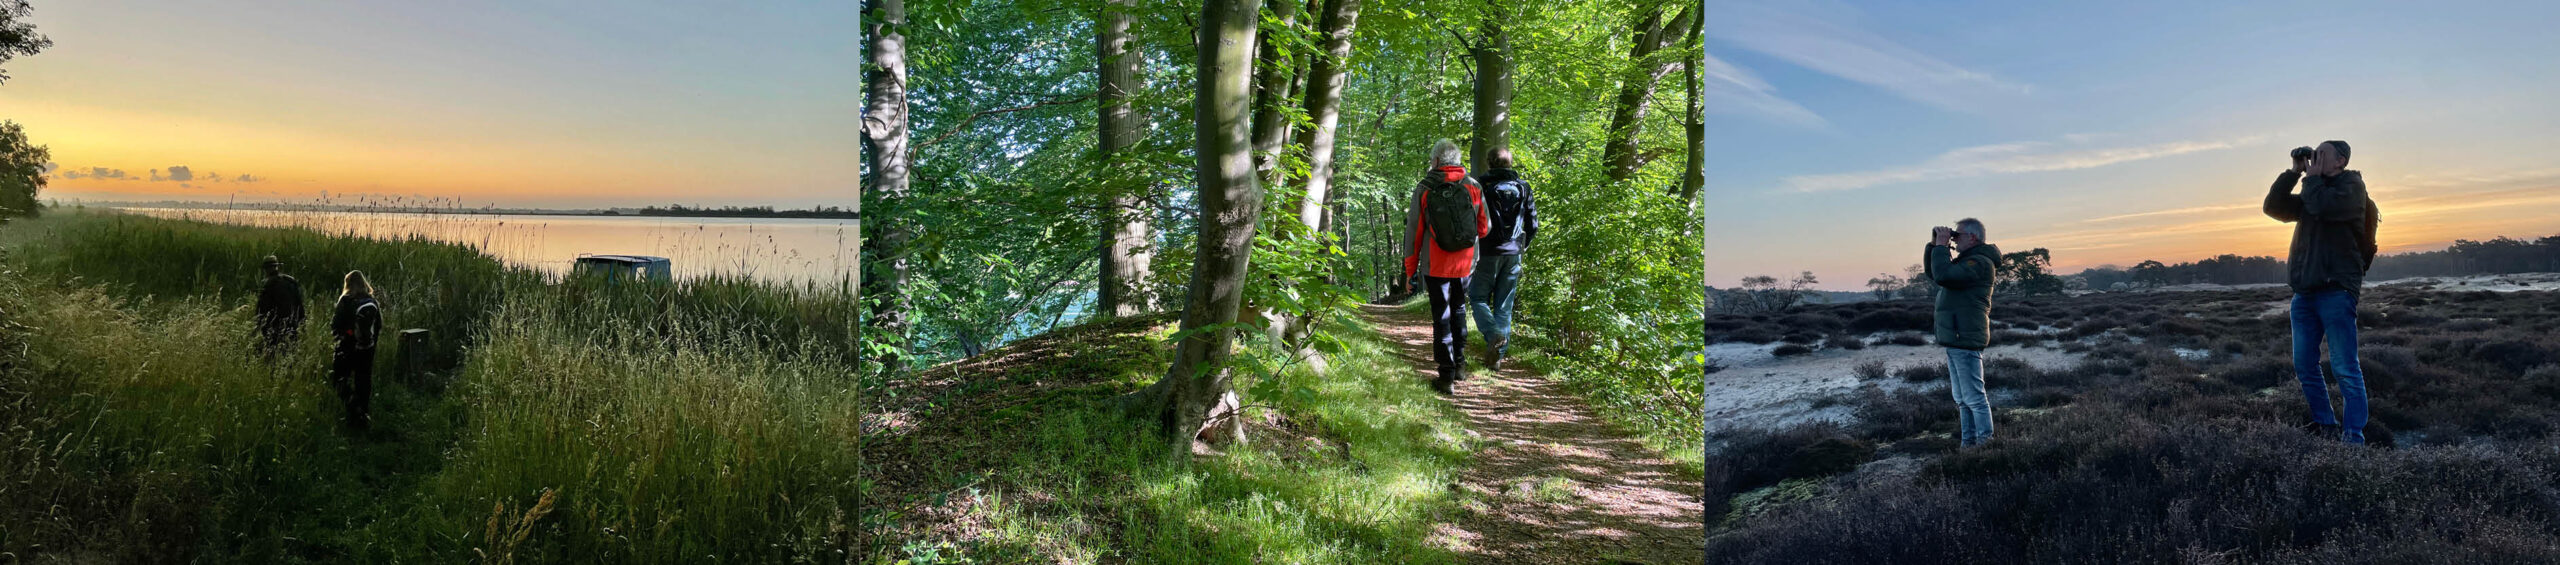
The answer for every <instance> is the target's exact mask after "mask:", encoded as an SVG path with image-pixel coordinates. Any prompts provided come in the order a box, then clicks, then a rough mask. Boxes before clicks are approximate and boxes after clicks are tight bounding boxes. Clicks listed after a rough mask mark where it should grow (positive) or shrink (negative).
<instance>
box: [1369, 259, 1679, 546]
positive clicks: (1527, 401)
mask: <svg viewBox="0 0 2560 565" xmlns="http://www.w3.org/2000/svg"><path fill="white" fill-rule="evenodd" d="M1362 309H1363V313H1364V314H1366V315H1367V316H1368V317H1369V318H1370V320H1371V322H1372V323H1374V324H1375V325H1376V326H1377V328H1378V331H1379V333H1381V334H1383V335H1384V336H1385V337H1386V338H1387V339H1388V340H1390V341H1392V342H1394V343H1396V344H1397V346H1398V348H1397V349H1398V351H1397V355H1398V356H1399V357H1402V358H1403V359H1404V360H1406V361H1407V362H1409V363H1410V365H1411V366H1412V375H1413V378H1414V379H1416V380H1417V381H1428V380H1429V379H1431V378H1432V377H1433V375H1434V371H1433V367H1434V364H1435V362H1434V361H1433V360H1432V356H1431V348H1430V346H1431V320H1430V318H1428V317H1427V315H1426V314H1425V313H1424V312H1423V311H1422V310H1421V309H1416V308H1400V307H1394V306H1374V305H1373V306H1363V307H1362ZM1481 347H1482V342H1481V340H1478V341H1476V342H1474V343H1473V344H1471V345H1470V347H1469V353H1470V355H1471V356H1472V355H1473V354H1475V353H1477V352H1479V351H1481ZM1511 365H1512V367H1509V368H1506V369H1505V370H1501V371H1489V370H1485V369H1483V368H1482V367H1477V368H1475V369H1473V370H1472V373H1471V374H1470V376H1469V377H1468V379H1467V380H1465V381H1462V382H1459V383H1458V386H1457V390H1458V394H1457V396H1456V397H1455V398H1453V399H1452V400H1453V402H1454V403H1455V404H1456V405H1457V407H1458V409H1459V411H1460V412H1463V413H1464V414H1465V415H1466V421H1467V428H1468V430H1469V431H1470V433H1471V434H1473V435H1476V436H1478V437H1477V438H1476V439H1477V445H1479V446H1480V447H1479V448H1478V449H1477V451H1476V452H1475V453H1474V455H1473V457H1472V459H1471V461H1470V463H1469V465H1468V466H1467V468H1466V469H1465V470H1463V471H1462V472H1460V474H1459V477H1458V479H1459V484H1458V485H1457V486H1458V487H1459V488H1461V489H1464V490H1466V491H1468V492H1470V493H1472V494H1474V495H1475V496H1472V497H1469V501H1468V502H1467V503H1466V506H1467V509H1468V510H1469V511H1468V512H1466V513H1464V515H1463V516H1461V517H1460V518H1459V519H1458V520H1457V521H1456V523H1444V524H1441V525H1440V526H1439V527H1438V528H1437V531H1436V532H1434V537H1435V538H1436V539H1435V540H1434V541H1435V542H1436V543H1440V544H1443V545H1444V546H1446V547H1449V548H1451V549H1452V550H1454V551H1457V552H1459V553H1460V554H1462V555H1465V556H1466V559H1467V560H1468V561H1470V562H1479V563H1594V562H1598V563H1696V562H1698V561H1699V560H1700V559H1703V558H1704V551H1705V549H1704V543H1705V539H1706V525H1705V523H1704V521H1703V516H1702V512H1703V510H1704V506H1703V503H1702V497H1703V496H1704V493H1703V487H1702V486H1701V485H1700V483H1699V482H1698V481H1697V480H1694V479H1690V478H1683V477H1682V476H1681V473H1679V472H1678V468H1677V465H1676V464H1674V463H1673V462H1671V461H1670V460H1668V459H1665V458H1664V457H1662V455H1661V454H1659V453H1654V452H1652V451H1650V450H1647V449H1645V448H1644V446H1643V445H1642V443H1641V442H1639V441H1638V440H1637V439H1636V438H1635V437H1634V436H1633V435H1631V434H1627V433H1625V432H1622V431H1620V430H1617V429H1615V428H1614V427H1612V426H1610V425H1609V424H1608V423H1607V422H1606V421H1604V420H1602V419H1601V418H1600V417H1599V416H1598V415H1597V414H1595V413H1594V412H1593V411H1592V410H1591V408H1590V407H1589V406H1587V405H1585V404H1584V403H1583V402H1582V401H1581V399H1580V398H1578V397H1576V396H1575V395H1573V394H1572V393H1571V392H1569V391H1567V390H1565V389H1564V385H1563V384H1562V383H1559V382H1557V381H1555V380H1553V379H1550V378H1548V377H1547V376H1545V375H1539V374H1536V373H1533V372H1530V371H1528V370H1526V369H1523V368H1520V367H1519V366H1518V365H1519V364H1511Z"/></svg>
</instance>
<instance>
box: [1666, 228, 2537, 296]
mask: <svg viewBox="0 0 2560 565" xmlns="http://www.w3.org/2000/svg"><path fill="white" fill-rule="evenodd" d="M2052 265H2053V255H2052V253H2051V252H2050V251H2047V250H2046V249H2044V248H2036V249H2032V250H2027V251H2015V252H2010V253H2004V254H2002V257H2001V265H2000V276H1999V287H1998V290H1997V292H1999V293H2000V294H2003V295H2010V296H2031V295H2042V294H2061V293H2063V292H2065V291H2075V290H2101V291H2106V290H2137V289H2144V288H2156V287H2163V286H2175V285H2183V284H2223V285H2243V284H2283V283H2284V282H2285V262H2284V259H2283V258H2280V257H2270V256H2263V255H2261V256H2244V255H2239V254H2234V253H2226V254H2222V255H2218V256H2214V257H2209V258H2205V259H2199V260H2195V261H2187V262H2183V263H2175V264H2171V263H2163V262H2160V261H2156V260H2154V261H2143V262H2141V263H2136V264H2134V265H2133V266H2131V267H2125V266H2120V265H2100V266H2096V267H2091V268H2088V269H2082V270H2081V271H2080V272H2078V273H2074V274H2069V275H2055V274H2051V267H2052ZM2546 272H2560V235H2552V236H2547V237H2542V238H2539V239H2518V238H2513V237H2506V236H2499V237H2497V238H2494V239H2489V240H2486V241H2474V240H2468V239H2458V240H2454V242H2453V245H2451V246H2448V247H2446V248H2444V249H2439V250H2435V251H2413V252H2407V253H2393V254H2386V255H2379V256H2376V257H2374V259H2373V268H2372V269H2371V270H2369V271H2367V272H2366V275H2365V280H2367V281H2374V282H2379V281H2387V280H2392V279H2403V278H2410V277H2461V276H2475V275H2501V274H2513V273H2546ZM1738 282H1740V283H1741V284H1740V285H1737V286H1735V287H1731V288H1717V287H1715V286H1713V285H1710V286H1708V287H1707V295H1708V297H1709V302H1710V303H1711V304H1713V306H1711V307H1710V309H1711V310H1714V311H1717V312H1721V313H1728V314H1733V313H1752V312H1769V311H1781V310H1786V309H1788V308H1792V307H1794V306H1797V305H1801V304H1805V303H1836V302H1855V301H1862V300H1891V299H1895V298H1927V297H1930V296H1932V294H1931V291H1932V290H1933V289H1934V288H1935V287H1934V285H1931V284H1929V280H1928V277H1927V275H1926V274H1923V273H1922V272H1921V269H1920V266H1919V265H1912V266H1910V267H1908V268H1906V269H1904V271H1903V273H1902V274H1901V275H1898V276H1897V275H1894V274H1889V273H1887V274H1878V275H1876V277H1875V278H1871V279H1867V281H1866V284H1865V285H1864V286H1866V287H1867V288H1868V290H1863V291H1837V290H1821V289H1820V288H1818V286H1819V285H1820V284H1822V282H1821V280H1820V279H1819V278H1818V277H1817V276H1816V275H1815V274H1814V273H1813V272H1811V271H1806V272H1802V273H1799V274H1797V275H1796V276H1794V277H1792V278H1787V279H1780V278H1778V277H1774V276H1768V275H1760V276H1752V277H1744V278H1743V279H1742V280H1741V281H1738Z"/></svg>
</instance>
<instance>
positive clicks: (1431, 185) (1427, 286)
mask: <svg viewBox="0 0 2560 565" xmlns="http://www.w3.org/2000/svg"><path fill="white" fill-rule="evenodd" d="M1464 160H1465V157H1464V156H1463V154H1461V153H1460V152H1459V151H1458V144H1456V143H1451V142H1449V140H1446V139H1443V140H1440V143H1439V144H1438V145H1435V146H1433V147H1432V148H1431V170H1429V171H1425V172H1423V174H1422V182H1421V183H1420V184H1417V185H1416V186H1414V196H1413V213H1412V214H1410V215H1408V216H1406V219H1408V220H1411V221H1409V222H1407V225H1411V226H1413V227H1412V228H1411V233H1410V234H1409V235H1407V236H1406V237H1405V242H1406V243H1408V244H1410V246H1408V247H1406V248H1405V249H1406V251H1405V254H1404V277H1405V279H1407V280H1411V279H1412V278H1413V271H1414V269H1415V267H1417V266H1418V265H1417V263H1418V262H1419V261H1420V260H1421V259H1422V250H1423V248H1425V247H1426V246H1427V247H1429V248H1430V249H1431V270H1430V272H1428V273H1425V274H1424V275H1423V277H1422V287H1423V291H1424V292H1427V293H1429V294H1430V295H1431V340H1432V345H1431V358H1432V360H1434V361H1438V362H1439V363H1440V377H1439V378H1436V379H1432V381H1431V389H1432V390H1436V391H1439V392H1440V394H1448V395H1454V394H1457V388H1456V387H1457V382H1458V381H1459V380H1460V379H1465V378H1467V362H1466V356H1465V354H1466V347H1467V299H1466V296H1467V294H1466V293H1467V282H1468V281H1467V278H1468V275H1470V274H1473V273H1474V272H1475V268H1476V249H1475V248H1476V241H1477V239H1478V238H1482V237H1484V235H1485V234H1486V233H1487V232H1489V231H1491V230H1492V229H1493V222H1492V220H1491V219H1488V218H1486V217H1485V212H1484V190H1483V189H1481V188H1478V187H1477V186H1476V181H1475V179H1473V178H1469V177H1468V176H1467V169H1466V167H1465V166H1463V165H1461V163H1463V162H1464ZM1462 189H1463V191H1464V192H1463V194H1465V195H1466V197H1465V198H1464V199H1463V200H1464V202H1463V203H1461V199H1460V198H1458V197H1457V196H1458V195H1459V194H1461V190H1462ZM1435 197H1437V198H1438V200H1437V201H1436V202H1435V201H1434V198H1435ZM1471 224H1472V225H1473V226H1474V229H1472V230H1470V229H1468V226H1469V225H1471ZM1435 228H1437V229H1435Z"/></svg>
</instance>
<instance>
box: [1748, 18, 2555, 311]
mask: <svg viewBox="0 0 2560 565" xmlns="http://www.w3.org/2000/svg"><path fill="white" fill-rule="evenodd" d="M1706 21H1707V27H1706V29H1705V33H1706V38H1705V40H1706V48H1707V57H1708V61H1707V64H1706V67H1705V68H1704V70H1705V71H1706V72H1705V75H1706V84H1707V93H1708V95H1707V99H1706V104H1707V106H1708V116H1707V120H1708V124H1707V130H1708V134H1707V139H1706V145H1707V154H1708V158H1709V161H1708V165H1707V167H1708V168H1707V183H1708V191H1707V196H1706V197H1705V205H1706V209H1707V221H1708V224H1707V234H1708V241H1709V246H1708V261H1707V282H1708V284H1711V285H1716V286H1732V285H1733V284H1734V283H1735V281H1736V280H1737V279H1739V278H1741V277H1743V276H1747V275H1756V274H1771V275H1781V276H1782V278H1783V276H1785V275H1792V274H1794V273H1796V272H1798V271H1803V270H1812V271H1814V273H1815V274H1816V275H1818V276H1819V277H1821V279H1822V280H1823V282H1824V285H1823V286H1825V287H1827V288H1835V289H1851V288H1857V287H1858V286H1860V284H1861V283H1863V282H1865V281H1866V280H1867V278H1869V277H1872V276H1874V275H1875V274H1877V273H1883V272H1889V273H1894V274H1900V273H1901V272H1902V269H1903V268H1904V267H1905V266H1908V265H1911V264H1914V263H1916V262H1918V259H1919V253H1918V251H1919V250H1920V247H1921V246H1922V245H1923V244H1924V243H1926V239H1927V234H1928V230H1929V227H1931V226H1936V225H1947V224H1950V223H1952V222H1953V221H1954V220H1956V219H1958V218H1962V217H1967V216H1973V217H1980V218H1981V219H1982V220H1984V222H1985V223H1986V224H1987V225H1988V227H1989V231H1990V236H1991V237H1990V239H1991V241H1992V242H1993V243H1997V244H2000V245H2001V246H2002V247H2003V248H2005V249H2007V250H2011V251H2018V250H2025V249H2029V248H2035V247H2044V248H2048V249H2051V250H2052V251H2053V255H2054V259H2055V263H2056V264H2057V266H2059V267H2061V270H2062V271H2064V272H2076V271H2078V270H2079V269H2080V268H2084V267H2089V266H2093V265H2098V264H2108V263H2113V264H2121V265H2130V264H2133V263H2135V262H2138V261H2140V260H2143V259H2159V260H2163V261H2168V262H2172V263H2174V262H2178V261H2184V260H2194V259H2199V258H2203V257H2208V256H2212V255H2215V254H2221V253H2241V254H2249V255H2276V256H2281V255H2283V251H2284V248H2285V245H2286V242H2287V237H2288V236H2289V233H2290V232H2289V231H2288V230H2289V227H2288V226H2286V225H2284V224H2278V223H2276V222H2275V221H2273V220H2269V219H2267V218H2266V217H2265V216H2263V215H2261V214H2260V213H2259V212H2258V211H2257V203H2258V201H2259V199H2260V198H2262V197H2263V196H2264V194H2265V191H2266V189H2267V186H2268V185H2269V183H2270V182H2272V181H2273V179H2274V177H2275V174H2276V173H2277V172H2278V171H2279V170H2280V169H2283V168H2285V167H2286V166H2288V162H2287V161H2286V157H2285V153H2286V150H2288V149H2291V148H2293V147H2296V146H2301V145H2310V144H2315V143H2318V142H2319V141H2321V140H2324V139H2343V140H2346V141H2348V142H2349V143H2351V144H2352V145H2353V146H2354V148H2355V158H2354V160H2353V162H2352V163H2351V164H2350V168H2353V169H2358V170H2361V171H2363V172H2364V173H2365V178H2366V179H2367V182H2368V184H2369V185H2371V187H2372V189H2373V191H2374V198H2375V200H2376V201H2377V204H2378V205H2379V206H2380V207H2381V208H2382V210H2383V222H2384V223H2383V229H2382V235H2381V243H2382V245H2383V247H2384V251H2385V252H2394V251H2409V250H2423V249H2434V248H2440V247H2443V246H2444V245H2447V244H2449V243H2451V242H2452V240H2454V239H2457V238H2461V239H2486V238H2489V237H2494V236H2498V235H2510V236H2519V237H2538V236H2543V235H2551V234H2554V233H2560V190H2555V188H2560V163H2556V162H2554V159H2553V158H2552V157H2551V156H2552V155H2554V150H2555V149H2560V103H2556V102H2555V101H2560V62H2555V61H2554V56H2555V55H2560V34H2555V33H2554V32H2552V31H2551V28H2550V26H2551V24H2552V23H2554V22H2560V3H2534V2H2424V3H2418V2H2342V1H2322V2H1963V3H1960V2H1857V3H1848V2H1832V1H1773V2H1761V1H1724V0H1718V1H1716V2H1710V3H1709V4H1708V7H1707V19H1706Z"/></svg>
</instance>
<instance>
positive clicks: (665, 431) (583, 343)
mask: <svg viewBox="0 0 2560 565" xmlns="http://www.w3.org/2000/svg"><path fill="white" fill-rule="evenodd" d="M0 245H5V247H0V248H5V249H6V250H7V255H6V257H5V258H4V259H0V345H5V347H0V485H6V486H0V554H7V555H12V556H14V557H15V558H17V559H19V560H22V561H23V562H48V561H56V560H68V561H87V560H114V561H144V562H168V561H208V562H260V563H266V562H315V561H316V562H347V561H358V562H387V561H431V562H452V561H491V562H512V561H528V562H535V561H539V562H555V561H575V562H590V561H594V560H611V561H678V560H688V561H690V560H708V559H717V560H727V561H794V560H796V561H839V562H841V561H844V560H846V559H848V558H849V557H850V556H851V551H852V546H853V544H854V539H853V537H854V536H853V534H852V531H853V530H852V527H851V518H850V516H851V514H852V511H853V507H854V506H855V504H854V499H855V497H856V489H857V488H858V486H857V484H856V479H855V477H856V476H857V473H856V472H855V453H856V448H855V445H854V442H855V440H856V437H855V429H854V415H853V412H854V406H853V401H852V396H853V390H852V387H851V378H850V377H849V375H850V374H852V372H853V371H852V368H851V365H852V361H851V357H852V352H853V351H854V349H855V343H854V338H853V329H852V324H853V317H852V312H853V308H854V305H853V304H851V301H850V300H849V299H848V297H845V296H842V295H838V294H833V293H830V292H824V291H815V290H812V289H807V288H783V287H778V286H770V285H764V284H761V283H756V282H753V281H747V280H741V279H708V280H693V281H684V282H680V283H677V284H672V285H644V284H624V285H612V284H601V283H598V282H596V281H589V280H572V281H551V280H546V279H545V277H543V276H541V275H540V274H538V273H534V272H532V271H528V270H524V269H518V268H512V267H509V266H506V265H502V264H499V263H498V262H497V261H495V260H493V259H490V258H488V257H487V256H485V255H482V254H479V253H476V252H474V251H472V250H471V249H469V248H467V247H463V246H460V245H455V244H449V243H441V242H436V241H429V240H423V239H410V240H402V241H384V240H373V239H364V238H351V237H342V236H338V235H333V234H329V233H322V232H318V231H313V230H307V229H290V228H250V227H239V226H225V225H215V224H207V223H199V222H187V221H179V220H167V219H153V218H142V217H134V216H125V215H116V214H105V213H57V214H53V215H49V216H47V217H46V218H43V219H40V220H28V221H20V222H15V223H11V224H9V225H7V226H5V227H0ZM267 254H276V255H279V256H282V257H285V258H286V261H287V263H288V265H289V266H290V268H291V269H292V270H291V273H292V274H294V275H296V276H297V277H298V278H300V279H301V280H302V281H303V286H304V290H305V291H306V292H307V293H309V295H310V296H309V298H310V300H311V301H312V304H313V305H312V306H311V308H312V310H313V312H314V314H315V319H313V320H311V321H310V322H309V323H310V324H311V327H306V328H305V331H304V333H303V335H304V336H305V338H304V339H303V341H302V342H300V343H297V344H296V345H295V348H294V353H293V354H291V355H288V356H287V357H286V358H284V359H283V360H282V361H281V362H279V363H278V364H276V365H275V366H268V365H265V364H263V363H260V362H257V361H256V360H255V358H254V356H253V355H251V354H250V351H251V347H250V340H251V339H252V338H251V336H250V331H251V330H250V323H249V319H250V313H249V312H248V307H247V305H248V303H249V302H250V301H251V299H252V297H253V294H254V292H255V291H256V289H257V284H258V282H259V278H258V276H257V274H256V272H255V269H256V265H257V259H258V258H259V257H262V256H264V255H267ZM358 268H360V269H363V270H365V271H366V272H367V274H369V275H371V276H372V278H373V280H374V281H375V284H376V285H377V286H378V287H379V289H380V295H381V299H382V301H383V303H384V305H385V315H386V320H385V326H386V327H387V328H425V329H429V330H431V331H432V332H433V335H434V336H436V337H435V339H434V340H433V341H432V342H430V343H429V345H428V347H426V348H424V349H422V350H421V351H416V352H401V351H398V350H397V349H396V348H394V349H392V350H388V351H385V353H384V355H382V356H381V358H380V359H379V360H378V362H380V363H381V364H382V365H381V366H380V367H379V369H378V370H377V373H376V375H377V377H376V378H377V382H376V388H375V391H376V400H375V403H374V404H375V413H376V423H375V427H374V429H373V430H372V431H370V432H355V431H350V430H347V429H345V428H343V427H341V426H339V425H337V420H338V417H339V409H338V407H337V405H336V403H335V402H334V397H333V396H332V395H331V394H330V392H329V389H328V387H327V385H326V384H325V379H324V378H323V376H324V375H325V371H324V367H325V363H326V362H327V360H326V357H327V348H328V345H327V344H326V343H325V342H324V340H325V338H323V337H321V336H323V335H325V334H326V332H325V331H323V330H322V329H321V328H325V324H326V323H327V321H326V319H325V315H326V313H327V311H328V310H327V304H328V302H327V301H329V300H331V299H333V298H334V296H335V294H336V291H337V286H338V285H337V277H336V276H335V275H336V274H337V273H342V272H344V271H345V270H347V269H358ZM403 354H419V355H425V356H426V358H427V360H428V363H427V364H426V366H427V367H428V368H429V370H428V371H426V372H424V373H422V374H416V375H401V374H400V373H398V372H397V371H395V370H394V369H395V368H396V367H395V366H394V365H393V363H394V360H396V359H398V358H399V357H400V356H401V355H403Z"/></svg>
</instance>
